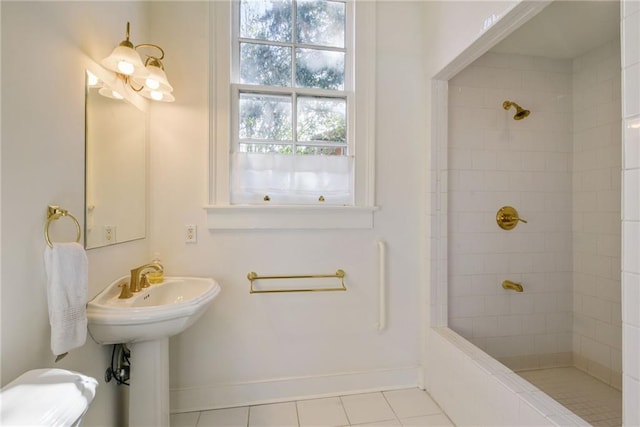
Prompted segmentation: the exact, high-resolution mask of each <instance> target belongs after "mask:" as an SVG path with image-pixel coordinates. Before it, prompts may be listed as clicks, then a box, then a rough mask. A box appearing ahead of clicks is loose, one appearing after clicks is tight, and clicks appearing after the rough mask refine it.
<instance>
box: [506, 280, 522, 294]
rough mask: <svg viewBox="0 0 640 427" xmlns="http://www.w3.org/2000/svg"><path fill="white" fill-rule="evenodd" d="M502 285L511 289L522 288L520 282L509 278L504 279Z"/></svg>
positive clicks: (518, 290)
mask: <svg viewBox="0 0 640 427" xmlns="http://www.w3.org/2000/svg"><path fill="white" fill-rule="evenodd" d="M502 287H503V288H505V289H511V290H512V291H516V292H522V291H524V289H523V288H522V285H521V284H520V283H516V282H512V281H511V280H505V281H504V282H502Z"/></svg>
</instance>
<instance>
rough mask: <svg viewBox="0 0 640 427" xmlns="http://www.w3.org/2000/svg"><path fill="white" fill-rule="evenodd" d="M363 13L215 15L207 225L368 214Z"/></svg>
mask: <svg viewBox="0 0 640 427" xmlns="http://www.w3.org/2000/svg"><path fill="white" fill-rule="evenodd" d="M367 3H368V2H353V1H350V0H349V1H344V0H237V1H233V2H232V3H231V4H229V3H226V2H220V3H216V4H215V5H214V6H213V7H214V9H215V11H214V21H213V22H214V25H213V27H214V28H215V41H216V43H215V45H214V49H215V52H216V56H215V62H216V64H215V79H214V81H215V86H214V87H215V93H214V96H213V97H212V100H213V101H214V103H213V104H212V110H214V111H215V114H214V117H213V118H214V120H213V122H214V128H213V129H212V130H213V131H214V132H212V133H213V134H215V140H214V141H213V144H212V148H213V149H212V154H213V158H212V174H211V180H212V181H213V182H212V184H213V185H212V186H211V194H210V201H211V203H212V204H213V205H212V206H209V207H208V209H209V213H210V218H211V213H212V212H213V211H215V210H216V207H218V208H221V207H224V208H229V207H236V208H247V207H256V206H262V207H269V208H274V207H276V206H277V207H280V208H279V209H278V211H281V212H287V211H290V212H292V211H293V210H296V209H298V210H299V209H300V207H316V208H323V207H324V208H328V207H351V208H366V209H368V210H369V211H371V210H372V209H371V207H372V205H373V197H372V195H373V119H372V117H373V113H374V111H373V105H374V102H373V101H374V99H373V95H374V93H375V87H374V86H373V85H374V83H375V80H374V70H375V62H373V51H374V40H375V33H374V32H373V29H374V27H373V23H374V22H375V15H374V10H375V6H373V5H369V4H367ZM356 31H357V32H356ZM287 208H291V209H287ZM356 210H357V209H356ZM238 211H240V209H235V212H236V213H237V212H238ZM272 211H273V209H272ZM346 211H348V210H345V209H342V210H341V211H340V214H339V215H343V214H344V212H346ZM294 222H295V221H294ZM369 222H370V221H369ZM346 223H347V224H349V223H350V221H349V220H347V221H346ZM234 228H235V227H234Z"/></svg>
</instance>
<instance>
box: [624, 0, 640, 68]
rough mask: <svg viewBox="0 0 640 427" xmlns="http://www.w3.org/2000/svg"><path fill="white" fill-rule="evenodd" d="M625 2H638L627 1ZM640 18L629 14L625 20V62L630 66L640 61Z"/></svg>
mask: <svg viewBox="0 0 640 427" xmlns="http://www.w3.org/2000/svg"><path fill="white" fill-rule="evenodd" d="M624 3H637V0H636V1H627V2H624ZM639 20H640V19H639V18H638V17H637V16H633V17H632V16H628V17H627V18H625V19H624V21H623V34H622V43H623V46H624V52H623V54H622V55H623V58H624V64H625V65H627V66H629V65H631V64H636V63H638V62H640V23H638V21H639Z"/></svg>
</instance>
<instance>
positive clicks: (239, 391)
mask: <svg viewBox="0 0 640 427" xmlns="http://www.w3.org/2000/svg"><path fill="white" fill-rule="evenodd" d="M419 380H420V368H419V366H408V367H401V368H394V369H380V370H373V371H362V372H342V373H336V374H328V375H318V376H304V377H288V378H274V379H269V380H261V381H251V382H243V383H230V384H214V385H211V386H206V387H188V388H172V389H171V390H170V393H171V397H170V400H171V413H178V412H192V411H204V410H210V409H219V408H230V407H236V406H247V405H257V404H264V403H274V402H284V401H292V400H300V399H311V398H318V397H327V396H338V395H346V394H355V393H364V392H370V391H381V390H393V389H400V388H410V387H417V386H418V384H419Z"/></svg>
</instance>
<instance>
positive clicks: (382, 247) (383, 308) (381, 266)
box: [378, 240, 387, 331]
mask: <svg viewBox="0 0 640 427" xmlns="http://www.w3.org/2000/svg"><path fill="white" fill-rule="evenodd" d="M386 261H387V245H386V243H385V242H384V241H383V240H378V331H382V330H384V329H385V328H386V327H387V272H386Z"/></svg>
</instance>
